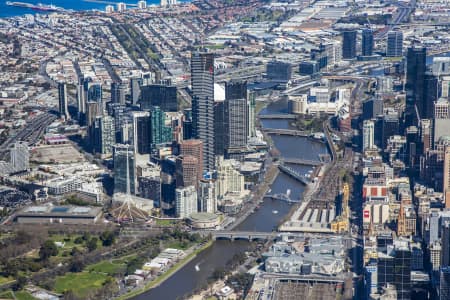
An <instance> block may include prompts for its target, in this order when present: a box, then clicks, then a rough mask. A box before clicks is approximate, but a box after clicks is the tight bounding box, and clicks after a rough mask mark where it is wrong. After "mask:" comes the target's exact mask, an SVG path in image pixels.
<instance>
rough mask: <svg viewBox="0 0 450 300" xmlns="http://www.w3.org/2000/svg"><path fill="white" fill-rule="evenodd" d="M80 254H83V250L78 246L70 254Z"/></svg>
mask: <svg viewBox="0 0 450 300" xmlns="http://www.w3.org/2000/svg"><path fill="white" fill-rule="evenodd" d="M79 254H81V251H80V249H78V248H77V247H73V248H72V250H71V251H70V255H72V256H77V255H79Z"/></svg>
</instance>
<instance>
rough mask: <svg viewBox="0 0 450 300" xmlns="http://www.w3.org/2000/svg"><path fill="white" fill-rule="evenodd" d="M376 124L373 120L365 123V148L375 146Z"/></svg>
mask: <svg viewBox="0 0 450 300" xmlns="http://www.w3.org/2000/svg"><path fill="white" fill-rule="evenodd" d="M374 134H375V124H374V122H373V121H372V120H365V121H364V123H363V150H367V149H373V148H374Z"/></svg>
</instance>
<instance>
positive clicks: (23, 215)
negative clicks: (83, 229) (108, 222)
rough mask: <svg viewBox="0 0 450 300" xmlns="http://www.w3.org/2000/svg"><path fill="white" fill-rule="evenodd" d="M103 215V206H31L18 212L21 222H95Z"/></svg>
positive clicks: (17, 215) (18, 221)
mask: <svg viewBox="0 0 450 300" xmlns="http://www.w3.org/2000/svg"><path fill="white" fill-rule="evenodd" d="M101 215H102V209H101V207H85V206H83V207H80V206H44V205H43V206H29V207H26V208H24V209H22V210H20V211H19V212H18V213H17V214H16V218H15V219H16V222H17V223H21V224H51V223H58V224H94V223H96V222H97V221H98V220H99V218H100V217H101Z"/></svg>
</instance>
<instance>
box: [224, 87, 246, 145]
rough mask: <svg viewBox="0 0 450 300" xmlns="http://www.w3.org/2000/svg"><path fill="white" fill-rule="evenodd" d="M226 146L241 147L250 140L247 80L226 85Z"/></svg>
mask: <svg viewBox="0 0 450 300" xmlns="http://www.w3.org/2000/svg"><path fill="white" fill-rule="evenodd" d="M224 108H225V110H224V116H225V120H224V121H225V126H224V130H225V148H226V149H227V150H228V149H230V148H241V147H245V146H247V141H248V104H247V82H227V83H226V85H225V107H224Z"/></svg>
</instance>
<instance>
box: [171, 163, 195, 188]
mask: <svg viewBox="0 0 450 300" xmlns="http://www.w3.org/2000/svg"><path fill="white" fill-rule="evenodd" d="M198 164H199V162H198V159H197V158H196V157H194V156H191V155H180V156H178V157H177V160H176V174H175V177H176V178H175V180H176V183H177V187H187V186H191V185H192V186H194V187H195V188H196V189H197V187H198V181H199V178H201V174H199V173H200V170H199V169H198Z"/></svg>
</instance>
